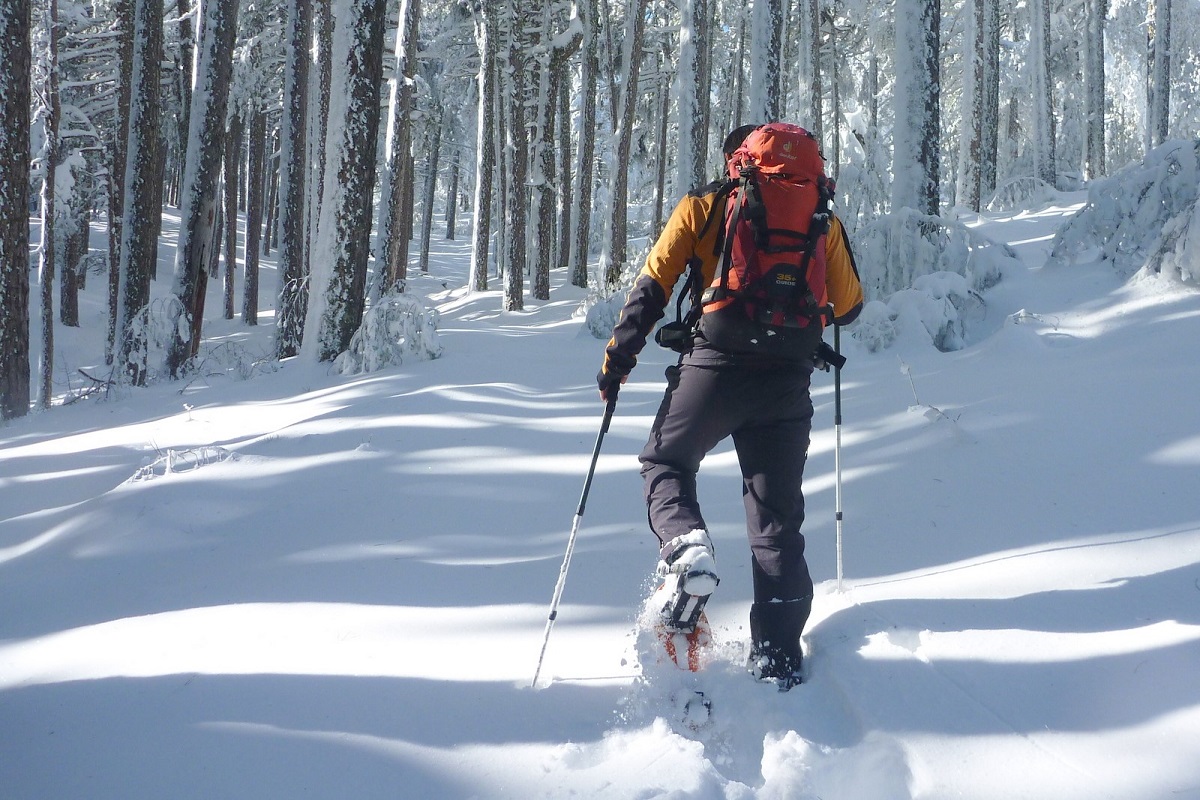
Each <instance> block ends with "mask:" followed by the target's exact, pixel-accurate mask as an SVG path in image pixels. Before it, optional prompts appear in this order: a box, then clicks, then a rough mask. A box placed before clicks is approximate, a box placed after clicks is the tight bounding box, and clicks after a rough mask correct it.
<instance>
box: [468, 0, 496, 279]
mask: <svg viewBox="0 0 1200 800" xmlns="http://www.w3.org/2000/svg"><path fill="white" fill-rule="evenodd" d="M495 28H496V12H495V11H494V10H492V9H490V8H489V3H487V2H486V0H485V1H484V2H479V3H477V4H476V6H475V43H476V45H477V46H478V48H479V75H478V77H477V78H476V81H477V83H478V84H479V111H478V123H477V128H476V132H475V153H476V164H475V199H474V202H473V203H472V206H473V208H474V214H475V224H474V229H473V230H472V232H471V278H470V283H469V284H468V286H469V288H470V290H471V291H472V292H482V291H486V290H487V288H488V269H487V268H488V245H489V244H490V241H489V240H490V238H491V235H492V182H493V181H494V180H495V175H494V174H493V173H494V172H495V168H496V151H495V148H494V146H493V145H494V142H495V133H494V131H495V107H496V104H495V99H496V98H495V95H496V87H495V75H496V44H497V41H496V35H495V33H496V30H495Z"/></svg>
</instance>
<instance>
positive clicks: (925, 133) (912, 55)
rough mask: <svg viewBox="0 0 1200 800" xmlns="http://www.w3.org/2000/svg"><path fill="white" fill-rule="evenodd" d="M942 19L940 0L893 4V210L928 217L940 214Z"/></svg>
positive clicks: (907, 1)
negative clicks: (894, 5)
mask: <svg viewBox="0 0 1200 800" xmlns="http://www.w3.org/2000/svg"><path fill="white" fill-rule="evenodd" d="M941 18H942V12H941V0H901V1H900V2H897V4H896V74H897V76H898V77H897V81H896V109H897V110H896V130H895V135H894V145H893V147H894V154H893V159H894V161H893V173H894V176H895V177H894V179H893V182H892V211H893V212H894V211H898V210H899V209H901V208H915V209H916V210H917V211H919V212H921V213H922V214H929V215H931V216H936V215H937V213H938V208H939V195H938V186H939V183H938V171H939V158H938V139H939V134H940V127H941V120H940V116H941V104H940V90H939V85H940V81H939V70H938V58H939V55H940V47H939V39H940V36H939V32H940V27H941Z"/></svg>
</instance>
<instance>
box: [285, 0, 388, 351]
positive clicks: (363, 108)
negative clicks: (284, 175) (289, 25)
mask: <svg viewBox="0 0 1200 800" xmlns="http://www.w3.org/2000/svg"><path fill="white" fill-rule="evenodd" d="M386 10H387V4H386V2H385V0H343V2H341V3H340V4H339V5H338V6H337V7H336V8H335V12H334V20H335V28H334V41H333V68H334V73H333V86H334V90H333V93H332V102H331V104H330V109H329V118H330V131H329V135H328V142H327V146H328V148H329V157H328V159H327V160H326V168H325V185H326V197H325V198H324V199H323V201H322V206H321V218H320V221H319V222H318V224H317V240H316V243H315V250H314V253H313V259H312V273H311V287H310V295H309V308H308V314H307V317H306V320H305V324H304V332H305V335H304V342H303V344H302V346H301V354H302V355H304V356H305V357H306V358H310V359H312V360H317V361H330V360H332V359H334V358H335V357H337V355H338V354H339V353H341V352H342V351H344V350H345V349H346V348H347V347H349V345H350V339H351V337H353V335H354V332H355V331H356V330H357V329H358V326H359V323H360V322H361V321H362V315H363V311H364V309H365V307H366V283H367V261H368V258H369V256H370V244H371V218H372V214H371V208H372V197H373V195H374V192H375V144H376V139H377V137H378V135H379V118H380V110H379V105H380V84H381V83H382V80H383V29H384V21H385V17H386Z"/></svg>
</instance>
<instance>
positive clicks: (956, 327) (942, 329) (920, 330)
mask: <svg viewBox="0 0 1200 800" xmlns="http://www.w3.org/2000/svg"><path fill="white" fill-rule="evenodd" d="M983 310H984V303H983V298H981V297H980V296H979V294H978V293H977V292H975V291H974V290H973V289H971V287H970V285H969V284H968V282H967V279H966V278H964V277H963V276H962V275H958V274H956V273H953V272H935V273H933V274H930V275H922V276H921V277H920V278H918V279H917V280H916V281H915V282H914V283H913V286H912V288H911V289H902V290H900V291H898V292H894V293H893V294H892V295H891V296H890V297H888V299H887V300H886V301H881V300H873V301H871V302H869V303H867V304H866V305H865V306H864V307H863V310H862V313H861V314H860V315H859V318H858V320H857V321H856V322H855V323H854V326H853V327H852V328H851V332H852V335H853V336H854V338H855V339H857V340H858V341H859V343H860V344H862V345H863V346H864V347H865V348H866V349H867V350H868V351H870V352H877V351H879V350H883V349H885V348H887V347H890V346H891V345H892V344H893V343H895V342H896V341H897V340H898V339H901V338H904V337H913V338H914V339H916V340H917V341H921V342H929V343H932V344H933V346H934V347H936V348H937V349H938V350H941V351H943V352H947V351H951V350H961V349H962V348H963V347H964V346H965V344H966V336H967V329H968V323H969V322H971V321H972V320H974V319H976V318H977V317H979V316H981V315H982V313H983Z"/></svg>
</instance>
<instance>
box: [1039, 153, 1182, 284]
mask: <svg viewBox="0 0 1200 800" xmlns="http://www.w3.org/2000/svg"><path fill="white" fill-rule="evenodd" d="M1198 194H1200V139H1197V140H1195V141H1190V142H1189V141H1182V140H1174V141H1170V142H1166V143H1164V144H1162V145H1160V146H1159V147H1156V148H1154V149H1153V150H1151V151H1150V152H1149V153H1147V154H1146V158H1145V159H1144V160H1142V161H1141V162H1140V163H1137V164H1131V165H1129V166H1127V167H1125V168H1124V169H1122V170H1120V171H1118V172H1117V173H1116V174H1114V175H1112V176H1111V177H1109V178H1106V179H1104V180H1099V181H1095V182H1094V183H1092V185H1091V188H1090V189H1089V190H1088V199H1087V203H1086V204H1085V205H1084V206H1083V208H1081V209H1080V210H1079V211H1078V212H1077V213H1076V214H1075V216H1074V217H1072V218H1071V219H1070V220H1068V221H1067V223H1066V224H1065V225H1063V226H1062V227H1061V228H1060V229H1059V231H1058V233H1057V234H1056V235H1055V237H1054V246H1053V249H1052V250H1051V253H1050V259H1049V261H1048V262H1047V266H1051V265H1056V266H1061V265H1064V264H1072V263H1076V262H1079V261H1090V260H1092V259H1096V258H1098V259H1099V260H1100V261H1104V262H1107V263H1109V264H1111V265H1112V266H1113V267H1114V268H1115V269H1116V270H1117V271H1118V272H1119V273H1120V274H1122V275H1127V276H1128V275H1133V274H1134V273H1135V272H1138V271H1139V270H1142V269H1146V270H1148V271H1150V272H1152V273H1162V274H1165V275H1169V276H1172V277H1177V278H1178V279H1180V280H1182V281H1184V282H1185V283H1191V284H1200V220H1197V217H1198V216H1200V205H1198V204H1197V202H1196V199H1197V195H1198Z"/></svg>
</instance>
